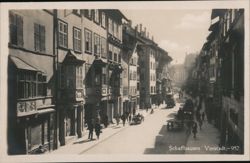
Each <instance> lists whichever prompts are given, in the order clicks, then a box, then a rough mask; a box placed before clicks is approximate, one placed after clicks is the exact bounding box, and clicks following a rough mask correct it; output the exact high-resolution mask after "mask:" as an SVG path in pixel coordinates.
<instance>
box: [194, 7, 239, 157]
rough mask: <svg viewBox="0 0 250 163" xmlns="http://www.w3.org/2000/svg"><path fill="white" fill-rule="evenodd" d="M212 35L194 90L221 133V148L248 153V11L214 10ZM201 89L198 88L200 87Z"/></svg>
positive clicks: (198, 67) (199, 59)
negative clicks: (245, 90)
mask: <svg viewBox="0 0 250 163" xmlns="http://www.w3.org/2000/svg"><path fill="white" fill-rule="evenodd" d="M211 22H212V23H211V26H210V27H209V31H211V32H210V34H209V35H208V37H207V42H206V43H205V44H204V45H203V47H202V50H201V52H200V54H199V56H198V57H197V58H196V62H195V65H194V67H193V69H192V71H191V73H190V75H191V77H190V80H192V83H195V84H194V85H196V86H194V87H192V88H191V89H192V90H193V92H195V94H194V96H196V95H198V96H199V97H200V98H199V99H200V103H202V102H203V103H205V106H206V112H207V117H208V119H209V120H211V121H214V122H215V126H217V128H218V129H219V130H220V131H221V136H220V140H221V142H220V145H221V146H224V147H229V148H232V147H235V148H237V150H236V149H232V150H229V151H227V152H228V153H234V154H240V153H241V154H242V153H243V152H244V9H214V10H212V14H211ZM197 85H198V87H197Z"/></svg>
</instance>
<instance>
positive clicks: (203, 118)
mask: <svg viewBox="0 0 250 163" xmlns="http://www.w3.org/2000/svg"><path fill="white" fill-rule="evenodd" d="M201 116H202V121H203V122H204V121H205V112H202V115H201Z"/></svg>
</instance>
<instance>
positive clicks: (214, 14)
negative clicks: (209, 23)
mask: <svg viewBox="0 0 250 163" xmlns="http://www.w3.org/2000/svg"><path fill="white" fill-rule="evenodd" d="M225 11H226V9H213V10H212V14H211V19H214V18H216V17H217V16H222V15H223V14H224V13H225Z"/></svg>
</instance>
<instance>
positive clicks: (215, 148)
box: [185, 121, 221, 154]
mask: <svg viewBox="0 0 250 163" xmlns="http://www.w3.org/2000/svg"><path fill="white" fill-rule="evenodd" d="M219 135H220V134H219V131H218V130H217V129H216V128H215V127H214V126H213V125H212V124H210V123H208V122H207V121H205V122H203V125H202V129H201V130H200V129H199V127H198V132H197V135H196V138H193V134H192V133H191V134H190V135H189V138H188V141H187V144H186V151H185V154H220V150H221V149H220V148H219V141H220V140H219Z"/></svg>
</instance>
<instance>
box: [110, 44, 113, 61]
mask: <svg viewBox="0 0 250 163" xmlns="http://www.w3.org/2000/svg"><path fill="white" fill-rule="evenodd" d="M112 59H113V46H112V45H111V44H109V60H112Z"/></svg>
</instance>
